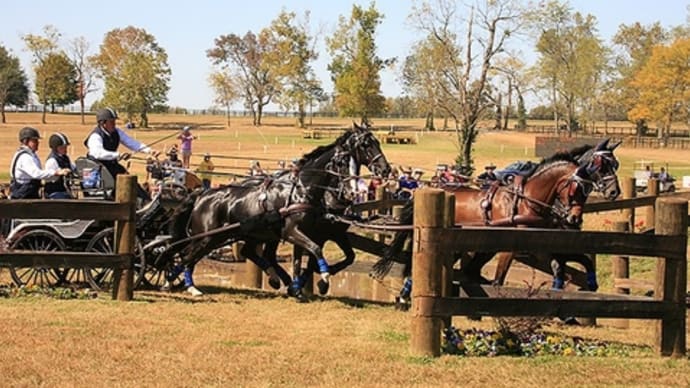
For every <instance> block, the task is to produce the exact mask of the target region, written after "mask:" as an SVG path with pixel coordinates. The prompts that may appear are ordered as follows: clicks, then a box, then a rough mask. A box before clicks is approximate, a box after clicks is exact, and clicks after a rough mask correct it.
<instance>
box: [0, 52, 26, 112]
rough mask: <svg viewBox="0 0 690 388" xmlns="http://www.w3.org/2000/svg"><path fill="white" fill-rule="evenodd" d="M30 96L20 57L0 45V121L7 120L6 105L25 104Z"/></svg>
mask: <svg viewBox="0 0 690 388" xmlns="http://www.w3.org/2000/svg"><path fill="white" fill-rule="evenodd" d="M28 98H29V87H28V86H27V80H26V74H24V70H22V68H21V65H20V64H19V58H17V57H16V56H14V55H12V54H10V53H9V51H7V49H5V47H4V46H1V45H0V122H2V123H3V124H4V123H5V122H6V121H5V106H6V105H18V106H24V105H25V104H26V100H27V99H28Z"/></svg>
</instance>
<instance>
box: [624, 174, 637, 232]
mask: <svg viewBox="0 0 690 388" xmlns="http://www.w3.org/2000/svg"><path fill="white" fill-rule="evenodd" d="M621 189H622V190H623V199H631V198H635V196H636V194H637V191H636V190H635V178H634V177H627V178H624V179H623V185H622V187H621ZM621 217H622V218H623V221H625V222H627V223H628V225H630V227H629V228H628V230H629V231H633V232H634V231H635V208H634V207H630V208H627V209H623V210H622V211H621Z"/></svg>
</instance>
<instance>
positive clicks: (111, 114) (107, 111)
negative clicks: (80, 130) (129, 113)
mask: <svg viewBox="0 0 690 388" xmlns="http://www.w3.org/2000/svg"><path fill="white" fill-rule="evenodd" d="M115 119H117V112H115V109H113V108H103V109H99V110H98V112H97V113H96V120H97V121H98V122H101V121H106V120H115Z"/></svg>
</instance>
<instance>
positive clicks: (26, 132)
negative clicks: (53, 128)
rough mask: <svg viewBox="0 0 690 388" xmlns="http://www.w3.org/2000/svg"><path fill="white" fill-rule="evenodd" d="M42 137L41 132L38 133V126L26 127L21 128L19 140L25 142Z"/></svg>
mask: <svg viewBox="0 0 690 388" xmlns="http://www.w3.org/2000/svg"><path fill="white" fill-rule="evenodd" d="M40 138H41V134H40V133H38V130H37V129H36V128H31V127H24V128H22V129H21V130H19V141H20V142H22V143H23V142H24V140H28V139H40Z"/></svg>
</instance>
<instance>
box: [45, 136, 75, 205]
mask: <svg viewBox="0 0 690 388" xmlns="http://www.w3.org/2000/svg"><path fill="white" fill-rule="evenodd" d="M48 145H49V146H50V155H48V159H46V170H54V171H57V170H60V169H65V168H68V169H70V171H71V172H75V171H77V168H76V167H75V166H74V164H73V163H72V161H71V160H70V159H69V156H68V155H67V146H69V145H70V142H69V139H68V138H67V136H65V135H64V134H62V133H55V134H52V135H50V138H49V139H48ZM43 191H44V194H45V197H46V198H48V199H74V197H73V196H72V193H71V191H70V189H69V188H68V187H67V185H66V182H65V177H64V176H58V177H53V178H49V179H46V183H45V187H44V189H43Z"/></svg>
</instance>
